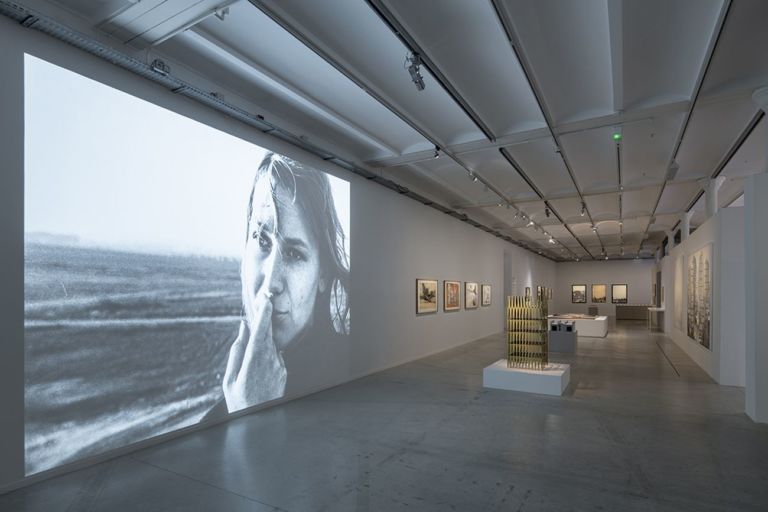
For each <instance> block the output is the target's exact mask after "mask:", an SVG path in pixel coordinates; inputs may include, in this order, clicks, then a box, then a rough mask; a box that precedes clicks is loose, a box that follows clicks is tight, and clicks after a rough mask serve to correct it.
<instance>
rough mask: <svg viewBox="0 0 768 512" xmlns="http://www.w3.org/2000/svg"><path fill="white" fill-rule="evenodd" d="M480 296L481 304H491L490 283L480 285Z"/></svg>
mask: <svg viewBox="0 0 768 512" xmlns="http://www.w3.org/2000/svg"><path fill="white" fill-rule="evenodd" d="M480 296H481V302H480V305H482V306H490V305H491V285H489V284H481V285H480Z"/></svg>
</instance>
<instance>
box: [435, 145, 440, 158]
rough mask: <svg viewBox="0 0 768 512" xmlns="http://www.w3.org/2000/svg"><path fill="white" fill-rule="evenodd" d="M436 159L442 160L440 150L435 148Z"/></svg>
mask: <svg viewBox="0 0 768 512" xmlns="http://www.w3.org/2000/svg"><path fill="white" fill-rule="evenodd" d="M435 158H440V148H439V147H437V146H435Z"/></svg>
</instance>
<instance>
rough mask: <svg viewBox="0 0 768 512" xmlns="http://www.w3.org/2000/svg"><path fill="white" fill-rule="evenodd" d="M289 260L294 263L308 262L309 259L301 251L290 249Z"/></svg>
mask: <svg viewBox="0 0 768 512" xmlns="http://www.w3.org/2000/svg"><path fill="white" fill-rule="evenodd" d="M287 255H288V258H289V259H291V260H293V261H306V259H307V257H306V255H305V254H304V253H303V252H302V251H300V250H299V249H294V248H291V249H288V254H287Z"/></svg>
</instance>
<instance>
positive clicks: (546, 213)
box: [544, 206, 552, 218]
mask: <svg viewBox="0 0 768 512" xmlns="http://www.w3.org/2000/svg"><path fill="white" fill-rule="evenodd" d="M551 214H552V212H550V211H549V206H547V207H546V208H544V215H546V216H547V218H549V216H550V215H551Z"/></svg>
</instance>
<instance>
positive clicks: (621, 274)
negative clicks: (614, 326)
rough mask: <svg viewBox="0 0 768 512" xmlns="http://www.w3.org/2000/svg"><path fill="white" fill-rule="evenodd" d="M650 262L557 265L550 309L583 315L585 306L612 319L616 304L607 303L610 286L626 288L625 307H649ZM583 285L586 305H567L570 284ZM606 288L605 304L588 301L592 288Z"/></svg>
mask: <svg viewBox="0 0 768 512" xmlns="http://www.w3.org/2000/svg"><path fill="white" fill-rule="evenodd" d="M654 265H655V262H654V261H653V260H648V259H643V260H608V261H604V260H601V261H578V262H575V261H574V262H568V263H558V264H557V268H556V274H555V287H554V297H553V298H554V303H553V305H551V306H550V308H551V311H552V312H557V313H587V308H588V307H589V306H597V308H598V312H599V313H600V314H601V315H606V316H614V317H615V316H616V305H615V304H612V303H611V285H612V284H626V285H627V304H650V303H651V298H652V286H651V285H652V283H653V281H652V279H654ZM573 284H584V285H587V302H586V304H573V303H571V285H573ZM593 284H604V285H605V286H606V302H605V303H603V304H594V303H593V302H592V285H593Z"/></svg>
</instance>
